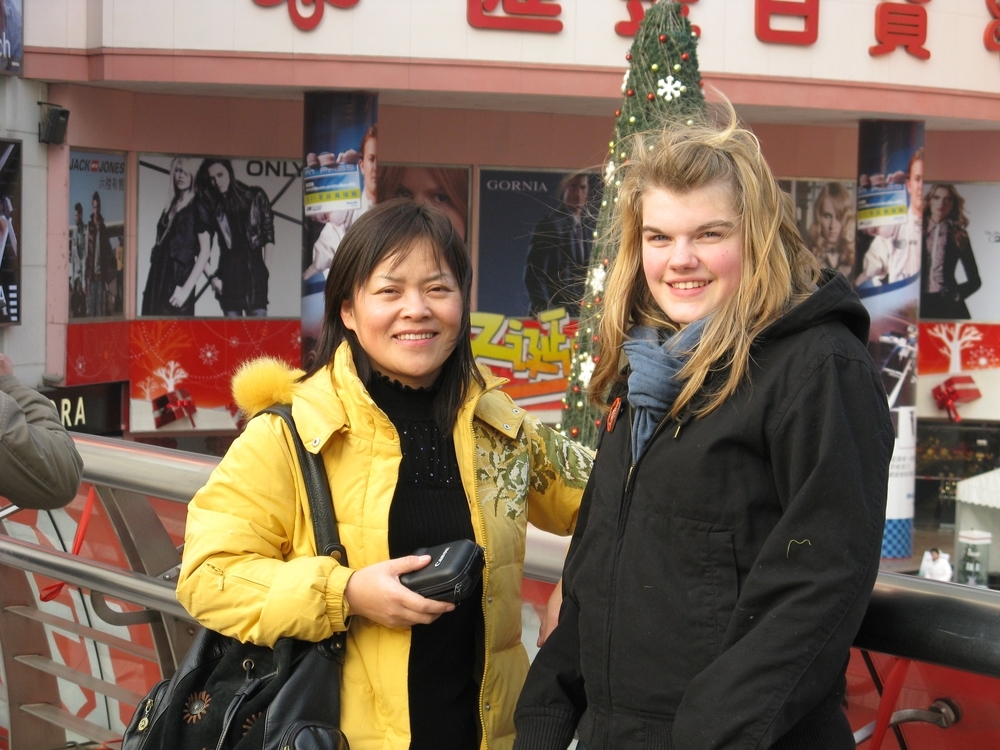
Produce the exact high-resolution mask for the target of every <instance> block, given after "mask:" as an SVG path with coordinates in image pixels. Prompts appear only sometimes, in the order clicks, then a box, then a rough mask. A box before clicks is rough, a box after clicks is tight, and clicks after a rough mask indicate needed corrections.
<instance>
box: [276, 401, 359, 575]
mask: <svg viewBox="0 0 1000 750" xmlns="http://www.w3.org/2000/svg"><path fill="white" fill-rule="evenodd" d="M258 414H274V415H276V416H278V417H281V419H283V420H284V421H285V424H286V425H288V430H289V432H291V433H292V442H293V443H294V444H295V453H296V454H297V455H298V459H299V468H300V469H301V470H302V478H303V480H304V481H305V485H306V495H307V496H308V497H309V511H310V513H311V514H312V521H313V533H314V534H315V535H316V549H317V550H318V551H319V553H320V554H321V555H328V556H330V557H332V558H333V559H334V560H336V561H337V562H338V563H340V564H341V565H347V550H346V549H345V548H344V545H343V544H341V543H340V535H339V534H338V533H337V517H336V514H335V512H334V509H333V496H332V495H331V493H330V480H329V479H328V478H327V476H326V466H325V465H324V463H323V456H321V455H320V454H319V453H310V452H309V451H307V450H306V447H305V445H303V444H302V438H301V437H300V436H299V431H298V429H297V428H296V427H295V420H294V419H292V407H291V405H290V404H274V405H273V406H269V407H267V408H266V409H262V410H261V411H260V412H258Z"/></svg>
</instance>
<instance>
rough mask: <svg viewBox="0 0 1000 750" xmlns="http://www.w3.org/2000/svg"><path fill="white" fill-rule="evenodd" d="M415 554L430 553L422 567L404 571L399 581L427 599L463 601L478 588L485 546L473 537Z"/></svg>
mask: <svg viewBox="0 0 1000 750" xmlns="http://www.w3.org/2000/svg"><path fill="white" fill-rule="evenodd" d="M413 554H414V555H430V556H431V561H430V562H429V563H427V565H426V566H425V567H423V568H421V569H420V570H414V571H413V572H411V573H404V574H403V575H401V576H400V577H399V582H400V583H402V584H403V585H404V586H406V588H408V589H410V591H413V592H415V593H417V594H420V595H421V596H422V597H425V598H427V599H436V600H437V601H440V602H456V603H457V602H460V601H462V599H464V598H465V597H467V596H468V595H469V594H471V593H472V591H473V589H475V587H476V584H477V583H478V582H479V579H480V578H481V577H482V575H483V566H484V565H485V558H484V556H483V548H482V547H480V546H479V545H478V544H476V543H475V542H473V541H472V540H470V539H459V540H458V541H455V542H449V543H448V544H441V545H438V546H437V547H430V548H426V547H421V548H420V549H418V550H415V551H414V552H413Z"/></svg>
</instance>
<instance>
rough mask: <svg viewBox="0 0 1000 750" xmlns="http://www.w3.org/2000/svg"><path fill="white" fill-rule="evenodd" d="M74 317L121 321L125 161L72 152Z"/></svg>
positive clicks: (120, 157) (71, 301)
mask: <svg viewBox="0 0 1000 750" xmlns="http://www.w3.org/2000/svg"><path fill="white" fill-rule="evenodd" d="M68 219H69V317H70V319H71V320H72V319H83V318H106V317H118V316H121V315H122V312H123V299H122V293H123V290H124V288H125V155H124V154H108V153H99V152H93V151H78V150H76V149H72V150H71V151H70V152H69V217H68Z"/></svg>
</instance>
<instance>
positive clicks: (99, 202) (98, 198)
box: [90, 190, 101, 209]
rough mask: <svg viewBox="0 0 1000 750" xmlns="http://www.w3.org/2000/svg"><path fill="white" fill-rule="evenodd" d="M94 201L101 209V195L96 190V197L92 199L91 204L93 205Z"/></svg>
mask: <svg viewBox="0 0 1000 750" xmlns="http://www.w3.org/2000/svg"><path fill="white" fill-rule="evenodd" d="M94 201H97V208H98V209H100V207H101V194H100V193H98V192H97V191H96V190H95V191H94V196H93V197H92V198H91V199H90V202H91V203H93V202H94Z"/></svg>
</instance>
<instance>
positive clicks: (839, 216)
mask: <svg viewBox="0 0 1000 750" xmlns="http://www.w3.org/2000/svg"><path fill="white" fill-rule="evenodd" d="M780 182H781V187H782V189H784V190H785V191H786V192H787V193H788V194H789V195H791V196H792V201H793V202H794V203H795V220H796V223H797V224H798V227H799V232H800V233H801V234H802V239H804V240H805V242H806V245H807V246H808V248H809V249H810V250H812V252H813V255H815V256H816V259H817V260H819V262H820V265H821V266H822V267H823V268H832V269H834V270H836V271H840V272H841V273H842V274H844V276H846V277H847V278H848V279H853V278H854V277H855V275H856V270H855V253H854V235H855V218H854V212H855V194H854V192H855V191H854V183H851V182H842V181H839V180H781V181H780Z"/></svg>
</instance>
